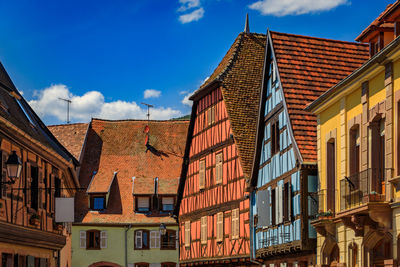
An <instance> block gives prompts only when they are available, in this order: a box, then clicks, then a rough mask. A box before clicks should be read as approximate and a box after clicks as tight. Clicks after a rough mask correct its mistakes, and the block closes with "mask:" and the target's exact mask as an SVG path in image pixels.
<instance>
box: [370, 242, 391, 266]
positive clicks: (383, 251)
mask: <svg viewBox="0 0 400 267" xmlns="http://www.w3.org/2000/svg"><path fill="white" fill-rule="evenodd" d="M391 243H392V242H391V240H387V239H382V240H381V241H379V242H378V243H377V244H376V245H375V247H374V248H373V250H372V253H371V257H372V259H371V262H372V264H373V267H384V266H385V264H384V261H385V260H389V259H391V258H392V245H391Z"/></svg>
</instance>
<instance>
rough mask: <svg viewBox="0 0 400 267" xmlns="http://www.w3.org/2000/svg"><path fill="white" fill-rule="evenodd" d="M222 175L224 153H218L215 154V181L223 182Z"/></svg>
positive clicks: (217, 182)
mask: <svg viewBox="0 0 400 267" xmlns="http://www.w3.org/2000/svg"><path fill="white" fill-rule="evenodd" d="M222 175H223V154H222V152H221V153H218V154H216V156H215V183H216V184H221V183H222Z"/></svg>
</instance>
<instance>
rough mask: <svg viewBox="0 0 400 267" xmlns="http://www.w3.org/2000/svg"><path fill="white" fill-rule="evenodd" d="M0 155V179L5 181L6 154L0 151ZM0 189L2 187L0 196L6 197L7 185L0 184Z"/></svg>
mask: <svg viewBox="0 0 400 267" xmlns="http://www.w3.org/2000/svg"><path fill="white" fill-rule="evenodd" d="M1 155H2V156H1V166H2V170H1V177H2V181H3V182H5V181H7V165H6V162H7V158H8V154H7V153H6V152H4V151H2V152H1ZM1 189H2V192H0V193H1V195H2V197H3V198H6V197H7V186H6V185H4V184H3V185H1Z"/></svg>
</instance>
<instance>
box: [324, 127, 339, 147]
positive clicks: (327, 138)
mask: <svg viewBox="0 0 400 267" xmlns="http://www.w3.org/2000/svg"><path fill="white" fill-rule="evenodd" d="M336 139H337V129H336V128H335V129H333V130H331V131H329V132H327V133H326V135H325V142H326V143H328V142H330V141H331V140H334V141H335V142H336Z"/></svg>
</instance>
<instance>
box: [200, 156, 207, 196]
mask: <svg viewBox="0 0 400 267" xmlns="http://www.w3.org/2000/svg"><path fill="white" fill-rule="evenodd" d="M205 182H206V160H205V159H202V160H200V163H199V188H200V189H204V187H205Z"/></svg>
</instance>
